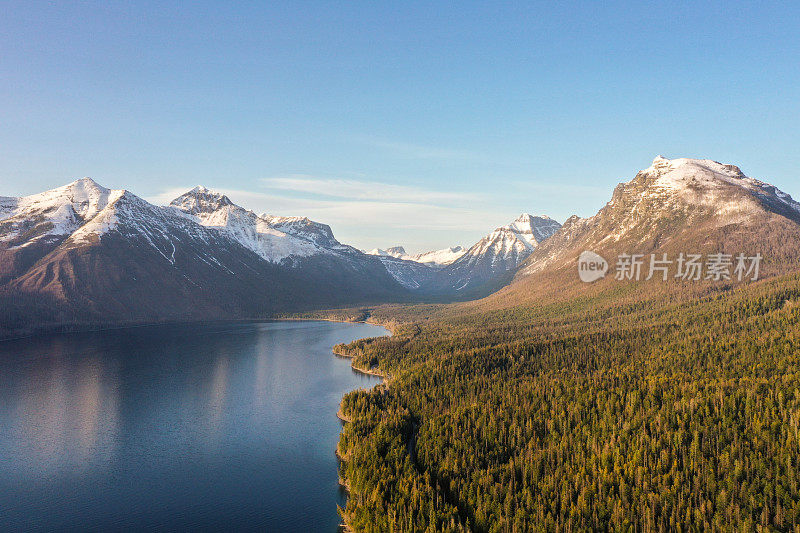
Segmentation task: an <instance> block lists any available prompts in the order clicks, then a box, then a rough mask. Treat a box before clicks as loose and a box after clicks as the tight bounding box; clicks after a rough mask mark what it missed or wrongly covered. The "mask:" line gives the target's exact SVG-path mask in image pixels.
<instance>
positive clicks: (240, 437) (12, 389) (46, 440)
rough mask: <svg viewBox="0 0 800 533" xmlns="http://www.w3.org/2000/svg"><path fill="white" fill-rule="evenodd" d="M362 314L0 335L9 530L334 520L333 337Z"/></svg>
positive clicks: (257, 525) (356, 331)
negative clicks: (12, 337) (6, 338)
mask: <svg viewBox="0 0 800 533" xmlns="http://www.w3.org/2000/svg"><path fill="white" fill-rule="evenodd" d="M385 334H386V330H384V329H383V328H380V327H378V326H372V325H366V324H340V323H333V322H267V323H237V324H224V325H210V326H209V325H203V326H197V325H181V326H158V327H145V328H132V329H126V330H114V331H104V332H96V333H81V334H70V335H58V336H50V337H42V338H34V339H24V340H18V341H10V342H2V343H0V531H8V530H18V529H24V530H31V529H42V530H53V529H60V530H82V531H85V530H103V531H108V530H115V529H117V530H118V529H130V528H131V527H136V528H154V529H158V530H188V529H193V530H197V529H226V530H230V529H258V530H262V531H328V532H333V531H336V530H337V524H338V523H339V517H338V516H337V513H336V505H337V504H339V505H343V503H344V495H343V494H342V493H341V492H340V490H339V487H338V484H337V463H336V457H335V455H334V452H335V449H336V443H337V440H338V436H339V432H340V431H341V424H340V422H339V420H338V419H337V418H336V411H337V409H338V406H339V402H340V400H341V398H342V396H343V395H344V394H345V393H346V392H347V391H350V390H353V389H356V388H359V387H365V388H367V387H371V386H373V385H375V384H376V383H377V382H378V381H379V380H378V378H375V377H372V376H365V375H362V374H357V373H355V372H354V371H353V370H352V369H351V368H350V360H348V359H341V358H338V357H335V356H334V355H333V354H332V353H331V347H332V346H333V345H335V344H337V343H340V342H349V341H352V340H355V339H359V338H363V337H375V336H380V335H385Z"/></svg>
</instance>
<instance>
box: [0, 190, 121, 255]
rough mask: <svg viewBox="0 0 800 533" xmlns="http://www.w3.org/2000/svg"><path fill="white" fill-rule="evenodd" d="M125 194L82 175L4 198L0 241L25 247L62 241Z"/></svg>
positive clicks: (0, 207)
mask: <svg viewBox="0 0 800 533" xmlns="http://www.w3.org/2000/svg"><path fill="white" fill-rule="evenodd" d="M124 193H125V191H124V190H110V189H106V188H105V187H103V186H101V185H99V184H98V183H97V182H95V181H94V180H93V179H91V178H82V179H79V180H76V181H73V182H72V183H69V184H67V185H64V186H62V187H57V188H55V189H51V190H49V191H45V192H43V193H39V194H33V195H30V196H25V197H22V198H0V242H4V243H6V244H7V245H8V246H11V247H15V246H20V247H23V246H28V245H30V244H33V243H35V242H41V241H48V242H49V241H54V240H55V241H58V240H60V239H63V238H65V237H67V236H69V235H71V234H72V233H74V232H76V231H77V230H78V229H79V228H81V227H82V226H84V225H85V224H87V223H88V222H89V221H91V220H92V219H94V218H95V217H97V216H98V215H99V214H100V213H102V212H103V211H104V210H105V209H106V208H107V207H108V206H109V205H111V204H113V203H114V202H116V201H117V200H118V199H119V198H120V197H121V196H122V195H123V194H124Z"/></svg>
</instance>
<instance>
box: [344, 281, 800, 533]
mask: <svg viewBox="0 0 800 533" xmlns="http://www.w3.org/2000/svg"><path fill="white" fill-rule="evenodd" d="M655 287H657V285H655V284H633V283H632V284H629V285H619V286H616V288H615V289H614V290H613V291H610V290H599V291H595V292H594V293H592V294H589V295H587V296H586V297H583V298H576V297H574V296H571V297H563V298H559V297H552V298H549V299H547V298H544V299H542V301H541V302H535V301H531V300H530V299H528V300H526V302H525V303H523V304H520V305H516V304H515V305H511V304H507V302H506V303H505V304H504V303H503V302H501V304H500V305H498V304H497V302H498V301H499V300H502V299H503V298H507V297H508V296H507V295H502V294H501V295H500V296H499V297H498V298H495V301H494V304H490V305H489V304H486V303H475V304H467V305H465V304H460V305H456V306H441V307H440V306H416V307H413V306H412V307H383V308H377V309H374V310H371V313H372V318H373V319H376V320H378V321H380V322H383V323H386V324H389V323H391V324H392V326H393V329H394V333H395V334H394V336H393V337H391V338H382V339H365V340H361V341H357V342H355V343H352V344H350V345H347V346H339V347H337V351H338V352H340V353H345V354H347V355H350V356H352V357H354V362H353V364H354V366H356V367H359V368H364V369H366V368H376V369H378V370H380V371H381V372H383V373H384V374H385V375H387V376H388V380H387V384H386V385H381V386H378V387H376V388H374V389H372V390H369V391H364V390H362V391H357V392H353V393H351V394H349V395H347V396H346V397H345V398H344V401H343V405H342V408H343V412H344V414H345V415H346V417H347V418H348V419H350V420H352V422H351V423H348V424H346V426H345V428H344V430H343V433H342V437H341V441H340V444H339V453H340V455H341V457H342V458H343V461H342V463H341V467H340V468H341V475H342V477H343V478H344V479H345V480H346V481H347V484H348V486H349V490H350V495H349V500H348V503H347V508H346V509H345V510H342V514H343V517H344V519H345V522H346V523H347V524H348V526H349V527H350V528H351V529H352V530H354V531H376V532H377V531H486V532H517V531H556V530H558V531H583V530H613V531H687V530H691V531H694V530H701V529H702V530H720V531H759V530H760V531H800V492H798V483H799V482H800V276H798V275H792V276H785V277H779V278H772V279H770V280H765V281H762V282H758V283H753V284H748V285H740V286H730V285H728V286H724V287H717V288H714V287H703V288H701V289H693V290H691V291H685V290H682V289H681V287H680V286H678V285H677V284H676V285H675V286H674V287H671V288H670V287H667V288H666V289H665V288H663V287H662V288H659V289H656V288H655ZM341 316H343V315H340V317H341ZM364 317H365V315H364V314H363V312H362V311H355V312H353V314H352V318H356V319H358V318H364Z"/></svg>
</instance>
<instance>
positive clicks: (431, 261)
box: [366, 246, 466, 268]
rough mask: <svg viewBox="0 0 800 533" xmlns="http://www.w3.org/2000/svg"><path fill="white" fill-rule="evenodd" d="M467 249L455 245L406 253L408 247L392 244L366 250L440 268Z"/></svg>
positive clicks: (374, 253)
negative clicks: (383, 247) (386, 246)
mask: <svg viewBox="0 0 800 533" xmlns="http://www.w3.org/2000/svg"><path fill="white" fill-rule="evenodd" d="M464 252H466V250H465V249H464V248H463V247H461V246H453V247H450V248H444V249H442V250H433V251H430V252H423V253H420V254H409V253H406V249H405V248H403V247H402V246H392V247H391V248H386V249H385V250H384V249H381V248H375V249H374V250H370V251H369V252H366V253H368V254H370V255H377V256H380V257H394V258H395V259H403V260H406V261H414V262H416V263H421V264H423V265H426V266H429V267H432V268H439V267H444V266H446V265H449V264H450V263H452V262H453V261H455V260H456V259H458V258H459V257H461V256H462V255H464Z"/></svg>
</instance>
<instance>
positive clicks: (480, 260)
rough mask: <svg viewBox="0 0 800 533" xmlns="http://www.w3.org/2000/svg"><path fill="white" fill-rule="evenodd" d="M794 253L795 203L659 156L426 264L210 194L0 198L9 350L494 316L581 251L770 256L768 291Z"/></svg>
mask: <svg viewBox="0 0 800 533" xmlns="http://www.w3.org/2000/svg"><path fill="white" fill-rule="evenodd" d="M798 243H800V203H798V202H796V201H794V200H793V199H792V198H791V196H789V195H788V194H786V193H784V192H782V191H780V190H779V189H777V188H776V187H774V186H772V185H770V184H768V183H765V182H762V181H759V180H755V179H753V178H749V177H747V176H745V175H744V174H743V173H742V172H741V170H740V169H739V168H737V167H735V166H733V165H724V164H720V163H717V162H714V161H710V160H697V159H674V160H668V159H665V158H663V157H660V156H659V157H657V158H656V159H655V160H654V161H653V163H652V165H651V166H650V167H648V168H647V169H645V170H643V171H641V172H639V173H638V174H637V175H636V176H635V177H634V178H633V179H632V180H631V181H629V182H627V183H622V184H620V185H619V186H617V188H616V189H615V190H614V193H613V195H612V198H611V200H610V201H609V202H608V203H607V204H606V206H604V207H603V208H602V209H601V210H600V211H599V212H598V213H597V214H596V215H594V216H592V217H589V218H579V217H577V216H574V217H571V218H570V219H568V220H567V221H566V222H565V223H564V225H563V226H561V225H560V224H559V223H558V222H556V221H555V220H552V219H550V218H549V217H547V216H544V215H542V216H531V215H529V214H523V215H521V216H519V217H518V218H517V219H516V220H514V221H513V222H511V223H510V224H508V225H505V226H501V227H499V228H496V229H495V230H494V231H491V232H490V233H488V234H487V235H486V236H485V237H484V238H482V239H481V240H480V241H478V242H477V243H475V244H473V245H472V246H470V247H468V248H463V247H460V246H455V247H452V248H447V249H444V250H437V251H432V252H427V253H424V254H418V255H409V254H407V253H406V252H405V250H404V249H403V248H402V247H400V246H397V247H392V248H387V249H384V250H381V249H376V250H372V251H370V252H362V251H360V250H357V249H356V248H353V247H351V246H348V245H346V244H342V243H340V242H339V241H338V240H337V239H336V238H335V237H334V234H333V232H332V231H331V228H330V227H329V226H327V225H325V224H322V223H319V222H315V221H312V220H310V219H308V218H306V217H280V216H273V215H269V214H256V213H254V212H253V211H250V210H248V209H245V208H243V207H240V206H238V205H236V204H234V203H233V202H232V201H231V200H230V199H229V198H228V197H227V196H225V195H223V194H220V193H217V192H214V191H211V190H208V189H206V188H204V187H196V188H194V189H192V190H190V191H188V192H186V193H185V194H183V195H181V196H179V197H178V198H176V199H175V200H173V201H172V202H171V203H170V204H169V205H168V206H156V205H153V204H150V203H148V202H146V201H145V200H143V199H141V198H139V197H137V196H136V195H134V194H132V193H131V192H129V191H126V190H109V189H106V188H104V187H102V186H100V185H98V184H97V183H96V182H94V181H93V180H91V179H89V178H84V179H80V180H77V181H75V182H72V183H70V184H68V185H65V186H63V187H59V188H57V189H53V190H50V191H47V192H44V193H40V194H35V195H32V196H27V197H22V198H11V197H0V304H2V305H1V306H0V335H13V334H22V333H26V332H32V331H37V330H40V329H50V328H53V327H56V326H69V327H83V326H105V325H118V324H128V323H143V322H155V321H171V320H175V321H183V320H215V319H232V318H263V317H268V316H274V315H275V314H280V313H286V312H296V311H303V310H310V309H320V308H332V307H342V306H354V305H372V304H375V303H381V302H410V301H424V300H426V299H427V300H430V301H444V300H453V299H474V298H479V297H484V296H486V295H488V294H490V293H494V292H495V291H497V290H498V289H501V288H502V287H504V286H506V285H508V286H507V287H506V288H505V289H502V290H500V291H499V292H496V293H495V294H494V295H493V296H492V297H491V298H490V299H489V300H488V301H499V300H498V299H502V298H505V297H507V296H508V295H509V294H510V293H511V292H513V291H519V287H520V286H522V285H520V284H523V285H524V284H531V283H536V284H538V285H540V286H548V284H550V285H553V284H555V285H553V286H554V287H555V286H556V285H558V286H561V287H562V289H563V287H567V286H571V287H573V290H577V289H578V287H580V285H579V283H578V281H577V276H576V274H575V264H576V261H577V258H578V256H579V255H580V253H581V252H582V251H584V250H593V251H595V252H597V253H599V254H601V255H603V256H605V257H608V258H609V259H610V258H612V257H613V256H614V254H615V253H623V252H626V253H641V254H649V253H655V252H659V253H671V254H675V255H677V254H678V253H680V252H689V253H709V252H726V253H736V252H747V253H749V254H755V253H761V254H762V255H763V256H764V258H765V259H764V270H763V272H764V274H765V275H769V274H770V273H771V272H784V271H786V269H787V268H796V267H797V263H798V257H800V254H798V251H800V250H798ZM610 282H612V280H609V279H606V280H603V283H610ZM509 283H510V285H509ZM559 290H561V289H559ZM523 292H524V291H523Z"/></svg>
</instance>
